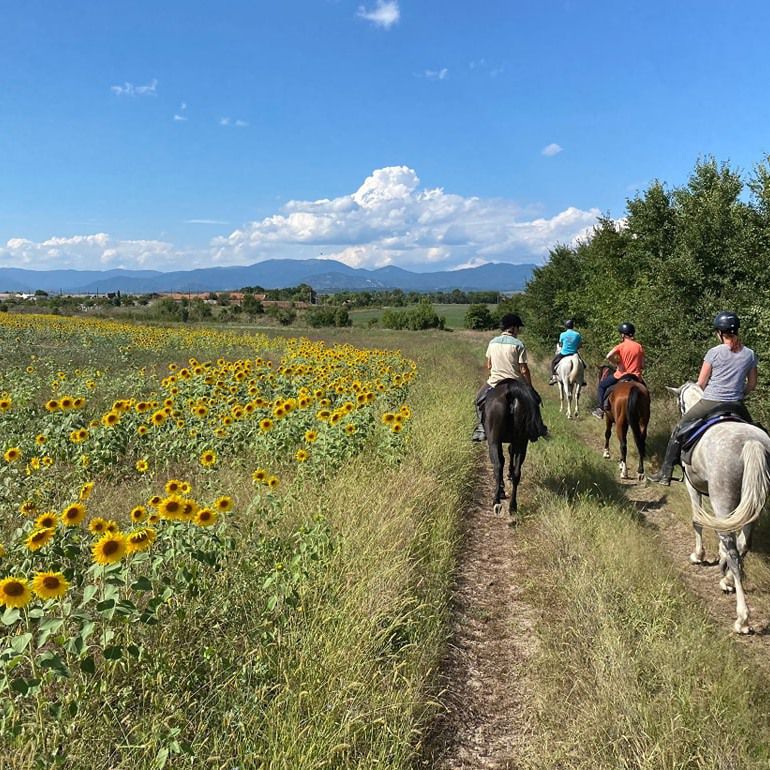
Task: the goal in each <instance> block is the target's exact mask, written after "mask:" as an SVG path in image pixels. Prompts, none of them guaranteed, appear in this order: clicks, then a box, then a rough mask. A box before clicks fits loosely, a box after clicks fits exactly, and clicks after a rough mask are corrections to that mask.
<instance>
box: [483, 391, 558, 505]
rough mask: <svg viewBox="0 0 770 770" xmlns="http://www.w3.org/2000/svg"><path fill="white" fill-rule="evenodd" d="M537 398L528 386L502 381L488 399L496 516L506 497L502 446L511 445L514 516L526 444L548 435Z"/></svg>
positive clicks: (486, 409)
mask: <svg viewBox="0 0 770 770" xmlns="http://www.w3.org/2000/svg"><path fill="white" fill-rule="evenodd" d="M538 399H539V396H538V395H537V393H536V392H535V391H534V390H533V389H532V388H531V387H529V385H527V384H526V383H524V382H518V381H516V380H503V381H502V382H500V383H498V384H497V385H495V387H494V388H492V390H490V391H489V393H488V394H487V396H486V403H485V406H484V430H485V431H486V434H487V445H488V447H489V459H490V460H491V461H492V467H493V469H494V473H495V497H494V503H493V505H494V512H495V515H498V514H499V513H500V511H501V510H502V503H501V502H500V501H501V500H502V499H503V498H504V497H505V482H504V481H503V469H504V468H505V455H504V454H503V444H509V445H510V447H509V452H510V467H509V469H508V478H509V479H510V480H511V487H512V489H511V500H510V503H509V505H508V512H509V513H511V514H513V513H516V510H517V507H518V503H517V500H516V491H517V489H518V486H519V480H520V479H521V466H522V465H523V464H524V458H525V457H526V456H527V444H528V443H529V442H530V441H537V440H538V438H540V437H541V436H544V435H546V433H547V432H548V431H547V428H546V427H545V425H544V424H543V419H542V417H541V416H540V404H539V403H538Z"/></svg>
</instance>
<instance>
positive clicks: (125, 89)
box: [110, 78, 158, 96]
mask: <svg viewBox="0 0 770 770" xmlns="http://www.w3.org/2000/svg"><path fill="white" fill-rule="evenodd" d="M157 87H158V81H157V80H156V79H155V78H153V79H152V80H151V81H150V82H149V83H147V85H144V86H136V85H134V84H133V83H123V85H122V86H110V91H112V93H113V94H115V95H116V96H155V94H156V89H157Z"/></svg>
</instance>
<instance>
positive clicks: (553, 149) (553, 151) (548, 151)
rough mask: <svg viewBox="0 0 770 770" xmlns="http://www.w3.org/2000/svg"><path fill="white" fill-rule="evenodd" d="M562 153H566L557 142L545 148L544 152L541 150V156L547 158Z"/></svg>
mask: <svg viewBox="0 0 770 770" xmlns="http://www.w3.org/2000/svg"><path fill="white" fill-rule="evenodd" d="M560 152H564V148H563V147H561V146H560V145H558V144H556V143H555V142H552V143H551V144H547V145H546V146H545V147H543V149H542V150H540V153H541V155H545V156H546V158H552V157H553V156H554V155H558V154H559V153H560Z"/></svg>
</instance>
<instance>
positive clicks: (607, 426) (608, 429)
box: [602, 415, 612, 460]
mask: <svg viewBox="0 0 770 770" xmlns="http://www.w3.org/2000/svg"><path fill="white" fill-rule="evenodd" d="M611 435H612V418H611V417H610V416H609V415H607V417H606V418H605V420H604V452H603V454H602V457H604V459H605V460H609V459H610V436H611Z"/></svg>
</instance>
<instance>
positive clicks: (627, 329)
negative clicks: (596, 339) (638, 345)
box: [618, 321, 636, 337]
mask: <svg viewBox="0 0 770 770" xmlns="http://www.w3.org/2000/svg"><path fill="white" fill-rule="evenodd" d="M618 331H619V332H620V333H621V334H625V335H626V336H627V337H633V336H634V335H635V334H636V327H635V326H634V325H633V324H632V323H629V322H628V321H623V323H622V324H620V326H618Z"/></svg>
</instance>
